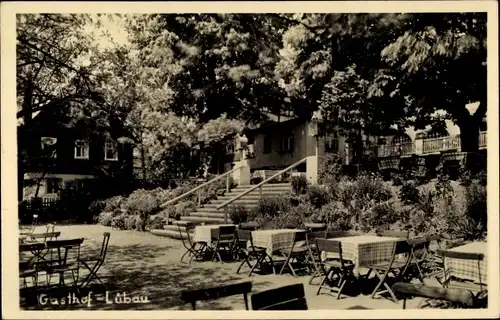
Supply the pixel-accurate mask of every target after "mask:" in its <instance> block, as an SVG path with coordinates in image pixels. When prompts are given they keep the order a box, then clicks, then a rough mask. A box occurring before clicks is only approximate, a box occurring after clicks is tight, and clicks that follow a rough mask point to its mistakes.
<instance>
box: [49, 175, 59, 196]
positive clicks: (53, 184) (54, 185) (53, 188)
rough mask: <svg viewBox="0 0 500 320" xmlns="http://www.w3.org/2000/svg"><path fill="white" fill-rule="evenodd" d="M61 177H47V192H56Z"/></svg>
mask: <svg viewBox="0 0 500 320" xmlns="http://www.w3.org/2000/svg"><path fill="white" fill-rule="evenodd" d="M61 182H62V179H58V178H51V179H47V193H58V192H59V190H60V189H61Z"/></svg>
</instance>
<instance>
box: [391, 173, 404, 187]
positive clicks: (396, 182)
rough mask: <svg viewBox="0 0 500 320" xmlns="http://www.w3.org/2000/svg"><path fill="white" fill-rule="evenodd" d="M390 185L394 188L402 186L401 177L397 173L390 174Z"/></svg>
mask: <svg viewBox="0 0 500 320" xmlns="http://www.w3.org/2000/svg"><path fill="white" fill-rule="evenodd" d="M390 176H391V180H392V184H393V185H395V186H400V185H402V184H403V175H402V174H401V173H399V172H391V174H390Z"/></svg>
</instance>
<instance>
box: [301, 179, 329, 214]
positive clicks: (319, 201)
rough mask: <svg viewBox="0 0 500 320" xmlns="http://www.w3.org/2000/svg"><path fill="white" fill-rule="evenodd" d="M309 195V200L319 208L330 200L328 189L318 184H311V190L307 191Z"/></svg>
mask: <svg viewBox="0 0 500 320" xmlns="http://www.w3.org/2000/svg"><path fill="white" fill-rule="evenodd" d="M307 196H308V199H309V202H310V203H311V204H312V205H313V206H314V207H315V208H318V209H319V208H321V207H322V206H323V205H325V204H327V203H328V201H329V200H330V194H329V193H328V191H327V190H326V189H325V188H323V187H321V186H318V185H313V186H310V187H309V190H308V191H307Z"/></svg>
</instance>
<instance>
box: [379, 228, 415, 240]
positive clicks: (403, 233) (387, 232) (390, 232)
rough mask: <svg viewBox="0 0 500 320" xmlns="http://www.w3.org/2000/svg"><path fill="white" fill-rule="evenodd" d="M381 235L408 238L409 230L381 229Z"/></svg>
mask: <svg viewBox="0 0 500 320" xmlns="http://www.w3.org/2000/svg"><path fill="white" fill-rule="evenodd" d="M382 236H383V237H392V238H400V239H409V238H410V231H408V230H407V231H393V230H384V231H382Z"/></svg>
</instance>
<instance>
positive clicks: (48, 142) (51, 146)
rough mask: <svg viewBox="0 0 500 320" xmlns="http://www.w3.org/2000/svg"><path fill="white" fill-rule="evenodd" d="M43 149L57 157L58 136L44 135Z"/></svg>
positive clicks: (51, 155) (42, 139)
mask: <svg viewBox="0 0 500 320" xmlns="http://www.w3.org/2000/svg"><path fill="white" fill-rule="evenodd" d="M41 141H42V151H43V152H47V154H49V153H50V155H49V156H50V157H52V158H57V152H56V144H57V138H53V137H42V138H41Z"/></svg>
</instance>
